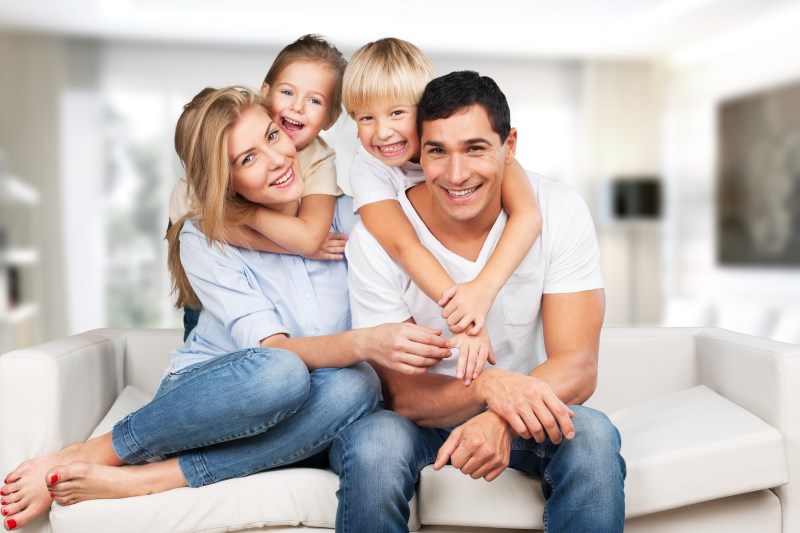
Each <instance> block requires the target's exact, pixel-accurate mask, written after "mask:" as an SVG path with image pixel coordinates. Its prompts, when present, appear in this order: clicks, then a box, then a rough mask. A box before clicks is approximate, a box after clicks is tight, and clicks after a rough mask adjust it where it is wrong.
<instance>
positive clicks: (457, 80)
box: [417, 70, 511, 142]
mask: <svg viewBox="0 0 800 533" xmlns="http://www.w3.org/2000/svg"><path fill="white" fill-rule="evenodd" d="M474 105H480V106H481V107H483V108H484V109H485V110H486V113H487V114H488V115H489V122H490V123H491V125H492V130H494V132H495V133H497V134H498V135H499V136H500V142H505V140H506V139H507V138H508V134H509V133H510V132H511V111H510V110H509V108H508V102H507V101H506V96H505V95H504V94H503V91H501V90H500V87H498V86H497V83H495V81H494V80H493V79H492V78H490V77H488V76H481V75H480V74H478V73H477V72H475V71H472V70H459V71H457V72H451V73H450V74H445V75H444V76H439V77H438V78H435V79H433V80H431V81H430V82H428V85H426V86H425V91H424V92H423V93H422V97H421V98H420V101H419V104H417V131H418V132H419V134H420V136H422V123H423V122H425V121H430V120H439V119H443V118H450V117H451V116H453V115H454V114H456V113H458V112H459V111H461V110H464V109H465V108H469V107H472V106H474Z"/></svg>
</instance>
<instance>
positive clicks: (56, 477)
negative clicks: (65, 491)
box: [50, 474, 58, 485]
mask: <svg viewBox="0 0 800 533" xmlns="http://www.w3.org/2000/svg"><path fill="white" fill-rule="evenodd" d="M56 481H58V474H55V475H53V476H51V477H50V484H51V485H52V484H53V483H55V482H56Z"/></svg>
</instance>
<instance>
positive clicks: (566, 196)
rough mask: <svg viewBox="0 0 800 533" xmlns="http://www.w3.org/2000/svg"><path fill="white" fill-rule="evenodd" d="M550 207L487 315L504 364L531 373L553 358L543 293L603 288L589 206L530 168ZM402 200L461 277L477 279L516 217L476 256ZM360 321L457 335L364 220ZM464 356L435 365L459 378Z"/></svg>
mask: <svg viewBox="0 0 800 533" xmlns="http://www.w3.org/2000/svg"><path fill="white" fill-rule="evenodd" d="M528 176H529V177H530V179H531V184H532V185H533V189H534V190H535V191H536V195H537V197H538V200H539V206H540V208H541V211H542V218H543V226H542V233H541V236H540V237H539V238H538V239H537V240H536V242H535V243H534V245H533V247H532V248H531V250H530V252H528V255H527V256H526V257H525V259H524V260H523V261H522V263H521V264H520V266H519V267H518V268H517V270H516V271H515V272H514V274H512V276H511V278H510V279H509V280H508V282H507V283H506V284H505V286H504V287H503V288H502V289H501V290H500V293H499V294H498V296H497V298H496V299H495V301H494V304H493V305H492V308H491V309H490V310H489V313H488V315H487V317H486V327H487V328H488V331H489V337H490V338H491V341H492V347H493V348H494V352H495V357H496V358H497V367H499V368H505V369H508V370H512V371H515V372H519V373H524V374H527V373H528V372H530V371H531V370H532V369H533V368H535V367H536V366H538V365H539V364H540V363H542V362H543V361H544V360H545V359H546V354H545V350H544V339H543V336H542V319H541V314H540V312H539V311H540V308H541V302H542V295H543V294H551V293H570V292H580V291H585V290H590V289H600V288H603V277H602V273H601V271H600V252H599V247H598V244H597V237H596V235H595V230H594V224H593V223H592V218H591V215H590V214H589V209H588V208H587V207H586V203H585V202H584V201H583V199H582V198H581V197H580V195H579V194H578V193H577V192H576V191H575V190H574V189H572V188H570V187H568V186H566V185H564V184H562V183H558V182H555V181H552V180H549V179H546V178H544V177H543V176H540V175H538V174H534V173H528ZM398 201H399V202H400V206H401V207H402V209H403V211H404V212H405V214H406V216H407V217H408V219H409V221H410V222H411V225H412V226H413V227H414V229H415V230H416V232H417V235H418V236H419V240H420V242H421V243H422V244H423V245H424V246H425V247H426V248H428V250H430V251H431V253H432V254H433V255H434V257H436V259H437V260H438V261H439V263H440V264H441V265H442V266H443V267H444V269H445V270H446V271H447V273H448V274H450V276H451V277H452V278H453V280H454V281H455V282H456V283H463V282H466V281H470V280H472V279H474V278H475V276H476V275H477V274H478V272H480V270H481V269H482V268H483V266H484V265H485V264H486V261H487V260H488V258H489V256H490V255H491V253H492V251H493V250H494V247H495V246H496V245H497V241H498V240H499V238H500V234H501V233H502V231H503V228H504V227H505V224H506V220H507V219H508V216H507V215H506V213H505V211H503V212H501V213H500V216H499V217H498V218H497V221H496V222H495V224H494V226H493V227H492V229H491V231H490V232H489V235H488V236H487V238H486V241H485V242H484V245H483V248H482V250H481V252H480V255H479V256H478V259H477V261H475V262H472V261H468V260H467V259H464V258H463V257H461V256H459V255H457V254H455V253H453V252H451V251H450V250H448V249H447V248H445V247H444V246H443V245H442V244H441V243H440V242H439V241H437V240H436V239H435V238H434V236H433V235H432V234H431V233H430V231H428V229H427V227H426V226H425V224H424V223H423V221H422V219H420V217H419V215H418V214H417V212H416V211H415V210H414V208H413V207H412V205H411V203H410V202H409V200H408V197H407V196H406V195H405V194H401V195H400V196H399V197H398ZM346 254H347V260H348V266H349V274H348V280H349V284H350V306H351V313H352V316H353V327H355V328H358V327H369V326H375V325H378V324H382V323H386V322H403V321H405V320H407V319H408V318H409V317H413V318H414V321H415V322H416V323H417V324H422V325H425V326H429V327H432V328H435V329H441V330H442V331H443V332H445V336H448V337H449V335H450V334H449V329H448V327H447V323H446V322H445V320H444V319H443V318H442V317H441V308H440V307H439V306H438V305H436V303H435V302H434V301H432V300H431V299H430V298H428V297H427V296H426V295H425V293H423V292H422V291H421V290H420V289H419V288H418V287H417V286H416V285H415V284H414V283H413V282H412V281H411V278H410V277H409V276H408V275H407V274H406V273H405V271H404V270H403V269H402V268H401V267H400V265H399V264H397V263H396V262H395V261H394V260H393V259H392V258H391V257H390V256H389V255H388V254H387V253H386V252H385V251H384V250H383V248H382V247H381V245H380V244H379V243H378V241H376V240H375V239H374V238H373V237H372V235H370V233H369V231H367V229H366V228H365V227H364V226H363V224H360V223H359V224H357V225H356V227H355V228H354V230H353V233H352V234H351V235H350V239H349V240H348V242H347V248H346ZM455 369H456V358H455V357H450V358H449V359H447V360H444V361H442V362H441V363H439V364H438V365H436V366H434V367H432V368H431V369H430V371H431V372H435V373H439V374H447V375H451V376H455Z"/></svg>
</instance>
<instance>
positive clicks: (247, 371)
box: [112, 348, 380, 487]
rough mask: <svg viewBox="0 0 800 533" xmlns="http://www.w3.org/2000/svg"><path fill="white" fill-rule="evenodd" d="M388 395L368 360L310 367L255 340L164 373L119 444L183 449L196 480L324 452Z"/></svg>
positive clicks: (129, 457) (185, 466) (165, 451)
mask: <svg viewBox="0 0 800 533" xmlns="http://www.w3.org/2000/svg"><path fill="white" fill-rule="evenodd" d="M379 395H380V382H379V381H378V378H377V376H376V375H375V372H374V370H372V368H371V367H370V366H369V365H368V364H366V363H361V364H358V365H355V366H352V367H348V368H324V369H319V370H315V371H314V372H311V373H309V372H308V369H307V368H306V366H305V364H304V363H303V361H302V360H301V359H300V358H299V357H297V356H296V355H295V354H293V353H291V352H288V351H285V350H279V349H266V348H253V349H248V350H243V351H240V352H235V353H232V354H228V355H225V356H222V357H218V358H215V359H212V360H210V361H207V362H203V363H198V364H195V365H192V366H190V367H186V368H183V369H181V370H179V371H177V372H174V373H172V374H170V375H169V376H167V377H166V378H164V380H163V381H162V383H161V385H160V386H159V389H158V391H157V392H156V395H155V397H154V398H153V400H152V401H151V402H150V403H149V404H147V405H145V406H144V407H142V408H141V409H139V410H138V411H135V412H133V413H131V414H129V415H128V416H127V417H125V418H124V419H123V420H121V421H120V422H118V423H117V424H116V425H115V426H114V429H113V431H112V444H113V446H114V450H115V452H116V453H117V455H118V457H119V458H120V459H121V460H123V461H125V462H126V463H131V464H135V463H140V462H142V461H146V460H148V459H150V458H153V457H158V456H162V455H171V454H177V455H178V464H179V465H180V468H181V471H182V473H183V475H184V477H185V478H186V481H187V483H188V484H189V486H190V487H200V486H203V485H207V484H209V483H214V482H217V481H221V480H224V479H229V478H233V477H240V476H246V475H248V474H252V473H254V472H259V471H262V470H267V469H270V468H275V467H278V466H284V465H287V464H291V463H294V462H297V461H300V460H302V459H305V458H308V457H311V456H313V455H314V454H316V453H319V452H320V451H322V450H324V449H325V448H326V447H327V446H328V445H329V444H330V442H331V440H332V439H333V437H334V436H335V435H336V433H337V431H339V430H341V429H342V428H344V427H345V426H346V425H348V424H350V423H352V422H354V421H355V420H357V419H359V418H360V417H362V416H364V415H366V414H368V413H371V412H372V411H373V410H374V409H375V406H376V405H377V401H378V397H379Z"/></svg>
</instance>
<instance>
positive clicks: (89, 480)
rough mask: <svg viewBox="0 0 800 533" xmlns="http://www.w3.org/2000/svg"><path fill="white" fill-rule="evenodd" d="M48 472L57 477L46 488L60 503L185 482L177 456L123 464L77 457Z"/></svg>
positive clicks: (136, 492) (126, 494) (138, 492)
mask: <svg viewBox="0 0 800 533" xmlns="http://www.w3.org/2000/svg"><path fill="white" fill-rule="evenodd" d="M47 476H48V477H49V478H51V479H57V481H56V482H55V483H51V484H49V486H48V488H49V491H50V492H51V494H52V497H53V499H54V500H55V501H56V502H58V504H59V505H72V504H74V503H78V502H82V501H84V500H95V499H100V498H103V499H106V498H127V497H129V496H143V495H145V494H153V493H156V492H163V491H165V490H170V489H175V488H178V487H185V486H187V485H186V480H185V479H184V477H183V474H182V473H181V470H180V467H179V466H178V459H177V458H172V459H168V460H166V461H163V462H158V463H149V464H144V465H137V466H122V467H115V466H104V465H98V464H93V463H87V462H84V461H76V462H73V463H69V464H65V465H60V466H57V467H55V468H53V469H52V470H50V471H49V472H47Z"/></svg>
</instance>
